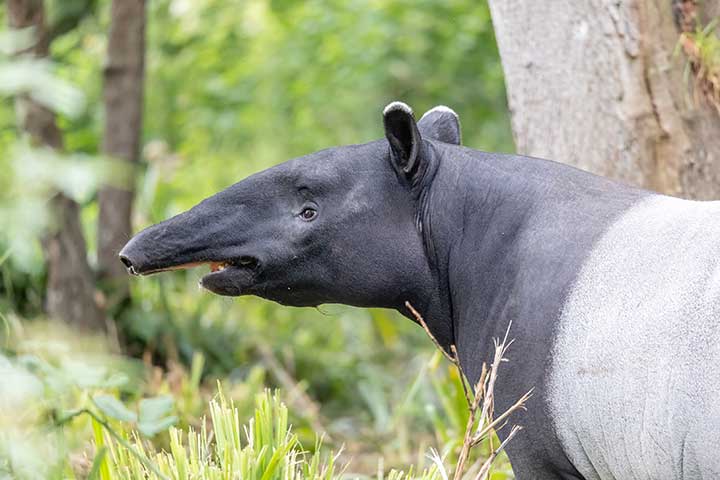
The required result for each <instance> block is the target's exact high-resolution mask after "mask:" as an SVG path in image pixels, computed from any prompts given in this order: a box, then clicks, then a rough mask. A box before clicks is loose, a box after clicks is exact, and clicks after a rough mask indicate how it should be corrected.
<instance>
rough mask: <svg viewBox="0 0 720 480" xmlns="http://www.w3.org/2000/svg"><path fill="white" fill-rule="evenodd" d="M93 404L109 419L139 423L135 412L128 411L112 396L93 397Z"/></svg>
mask: <svg viewBox="0 0 720 480" xmlns="http://www.w3.org/2000/svg"><path fill="white" fill-rule="evenodd" d="M93 402H94V403H95V405H96V406H97V407H98V408H99V409H100V411H101V412H102V413H104V414H105V415H107V416H108V417H111V418H114V419H116V420H121V421H123V422H135V421H137V415H136V414H135V412H133V411H131V410H128V409H127V407H126V406H125V405H124V404H123V403H122V402H121V401H120V400H118V399H117V398H115V397H113V396H112V395H98V396H96V397H93Z"/></svg>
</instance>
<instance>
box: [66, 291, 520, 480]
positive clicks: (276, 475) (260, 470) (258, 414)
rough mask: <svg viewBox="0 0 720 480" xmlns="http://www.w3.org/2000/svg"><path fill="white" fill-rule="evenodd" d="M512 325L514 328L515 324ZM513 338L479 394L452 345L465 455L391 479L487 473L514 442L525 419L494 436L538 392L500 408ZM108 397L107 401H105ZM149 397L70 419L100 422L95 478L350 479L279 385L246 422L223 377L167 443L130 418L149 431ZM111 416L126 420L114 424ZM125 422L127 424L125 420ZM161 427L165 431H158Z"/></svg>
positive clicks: (437, 458) (477, 478)
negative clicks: (304, 427)
mask: <svg viewBox="0 0 720 480" xmlns="http://www.w3.org/2000/svg"><path fill="white" fill-rule="evenodd" d="M408 307H409V308H410V309H411V311H413V313H414V314H415V315H416V318H417V319H418V321H419V322H420V324H421V325H423V327H424V328H425V329H426V331H427V333H428V335H429V336H430V338H431V339H432V340H433V342H435V343H436V344H437V342H436V341H435V339H434V337H433V336H432V334H430V331H429V330H428V329H427V326H426V325H425V322H424V320H423V319H422V317H421V316H420V315H419V314H417V312H415V310H414V309H413V308H412V306H411V305H408ZM508 331H509V328H508ZM511 344H512V341H511V340H510V341H509V340H508V334H507V333H506V335H505V338H503V339H502V340H500V339H496V340H495V354H494V357H493V360H492V363H491V364H490V365H489V366H487V365H483V368H482V374H481V376H480V379H479V381H478V382H477V383H476V384H475V386H474V389H473V390H472V391H473V392H474V393H473V394H471V390H470V388H469V386H468V385H467V380H466V379H465V378H464V375H463V372H462V367H461V366H460V363H459V361H458V356H457V350H456V349H455V347H454V346H452V347H451V349H450V350H451V351H450V353H447V352H446V354H447V357H448V358H449V359H450V361H451V362H452V363H453V365H455V366H456V367H457V369H458V373H459V374H460V376H461V382H462V386H463V394H464V397H465V401H466V402H467V408H468V413H469V415H468V417H467V422H466V425H465V431H464V434H463V437H462V442H461V444H460V448H459V454H458V455H457V457H456V458H455V460H454V461H453V462H448V458H447V457H449V455H448V454H447V453H446V455H441V454H440V453H439V452H438V451H437V450H436V449H432V448H431V449H430V453H429V454H428V457H427V458H428V459H429V460H430V465H429V466H426V467H423V466H421V467H415V466H410V467H409V468H407V469H406V470H400V469H391V470H390V471H389V472H388V473H387V478H388V479H389V480H414V479H420V480H449V479H450V478H451V477H452V479H453V480H486V479H488V478H489V475H490V471H491V467H492V465H493V463H494V462H495V460H496V459H497V458H498V455H500V453H501V452H502V451H503V449H504V448H505V446H506V445H507V443H508V442H510V441H511V440H512V438H513V437H514V436H515V435H516V434H517V433H518V432H519V431H520V430H521V427H520V426H517V425H514V426H512V427H511V429H510V431H509V433H508V435H507V436H506V438H505V440H504V441H503V442H502V443H499V444H497V446H496V447H495V446H493V443H492V441H491V440H490V439H491V438H492V436H493V435H494V433H495V430H496V429H502V428H504V427H505V425H506V424H507V423H508V421H509V418H510V416H511V415H512V413H513V412H515V411H517V410H518V409H521V408H524V404H525V402H526V401H527V400H528V398H530V396H531V395H532V392H528V393H527V394H525V395H523V396H522V397H521V398H520V399H518V401H517V402H516V403H515V404H514V405H513V406H512V407H511V408H510V409H508V410H507V411H505V412H502V413H500V414H498V415H495V412H494V390H495V382H496V381H497V378H498V372H499V368H500V365H501V364H502V363H503V362H504V361H505V353H506V352H507V349H508V348H509V347H510V345H511ZM158 398H159V399H158V400H150V401H148V400H144V401H143V402H145V405H147V404H148V402H149V403H151V404H152V405H153V406H154V407H153V409H152V415H151V416H150V414H149V413H148V414H147V415H146V417H149V420H147V421H150V422H151V423H152V422H155V423H157V422H158V421H159V420H161V419H163V418H174V417H168V413H169V409H168V408H160V407H155V405H163V402H162V400H161V399H160V398H161V397H158ZM100 400H102V401H100ZM143 402H141V403H140V407H139V414H135V413H134V412H132V411H130V410H128V409H126V408H125V407H124V406H123V405H122V403H120V402H118V401H117V400H113V399H112V398H108V397H107V396H106V395H103V396H99V397H95V398H94V399H93V405H94V407H95V408H94V409H90V408H85V409H80V410H78V411H75V412H73V413H72V414H71V415H70V416H68V417H66V418H65V419H63V420H62V423H67V422H69V421H70V420H72V419H73V418H76V417H78V416H80V415H84V414H87V415H89V416H90V417H91V418H92V423H93V428H94V439H95V447H94V458H93V462H92V465H90V467H89V470H88V472H87V478H89V479H100V480H120V479H122V480H131V479H147V480H167V479H173V480H175V479H177V480H185V479H203V480H205V479H207V480H215V479H231V478H242V479H245V480H296V479H298V480H299V479H307V480H334V479H340V478H344V475H345V472H346V468H347V464H341V462H340V458H341V453H342V448H341V449H340V450H339V451H337V452H329V453H327V452H325V451H324V449H323V448H321V447H322V436H318V435H317V434H316V437H315V441H314V445H313V449H312V451H309V450H306V449H305V448H303V446H302V444H301V442H300V440H299V439H298V436H297V435H296V434H295V433H293V430H292V427H291V425H290V423H289V413H288V408H287V406H286V405H285V404H284V403H283V402H282V400H281V399H280V397H279V396H278V394H277V392H275V393H271V392H270V390H265V391H264V392H263V393H261V394H259V395H257V396H256V398H255V408H254V415H253V417H252V418H251V419H250V420H249V421H248V422H247V423H245V424H244V425H243V424H242V416H241V414H240V412H239V410H238V408H237V407H236V406H235V405H234V403H233V401H232V400H228V399H227V398H226V396H225V395H224V394H223V393H222V388H221V385H220V384H218V393H217V395H216V396H215V398H213V399H212V400H211V401H210V403H209V409H208V412H209V413H208V416H207V417H206V418H205V419H203V421H202V422H201V424H200V427H199V428H194V427H188V428H187V429H181V428H175V427H170V429H169V432H168V434H169V446H168V448H167V449H160V448H158V447H157V446H155V445H154V444H153V443H152V442H151V441H150V440H149V439H148V438H149V437H151V436H152V435H145V436H143V435H140V434H138V433H136V432H135V431H134V430H133V429H131V428H127V426H128V425H137V426H139V429H140V431H142V421H143V420H142V419H143V405H144V404H143ZM111 419H115V420H118V421H121V422H122V423H120V424H118V423H116V424H114V425H113V424H111ZM118 425H119V426H118ZM154 433H157V432H154ZM488 443H489V445H490V448H489V450H487V452H486V453H485V454H481V455H476V458H475V460H474V461H471V453H472V451H473V449H476V448H478V447H480V446H487V445H488ZM377 478H378V480H384V479H385V473H384V472H383V469H382V468H379V469H378V474H377Z"/></svg>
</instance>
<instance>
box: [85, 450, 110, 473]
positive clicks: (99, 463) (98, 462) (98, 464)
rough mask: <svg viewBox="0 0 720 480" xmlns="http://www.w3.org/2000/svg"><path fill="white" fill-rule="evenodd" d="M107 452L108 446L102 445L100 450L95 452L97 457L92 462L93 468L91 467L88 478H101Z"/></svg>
mask: <svg viewBox="0 0 720 480" xmlns="http://www.w3.org/2000/svg"><path fill="white" fill-rule="evenodd" d="M105 454H107V448H106V447H100V449H99V450H98V452H97V453H96V454H95V459H94V460H93V463H92V468H91V469H90V473H89V474H88V477H87V480H100V479H101V478H102V477H101V474H100V472H101V471H102V470H101V469H102V467H103V462H104V460H105Z"/></svg>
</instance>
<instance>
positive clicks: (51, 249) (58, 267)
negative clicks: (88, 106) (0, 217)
mask: <svg viewBox="0 0 720 480" xmlns="http://www.w3.org/2000/svg"><path fill="white" fill-rule="evenodd" d="M7 5H8V6H7V11H8V20H9V24H10V27H11V28H15V29H21V28H28V27H32V28H34V29H35V35H36V38H37V41H36V43H35V45H33V46H32V47H31V48H30V49H28V50H27V51H25V52H21V53H24V54H31V55H34V56H35V57H37V58H43V57H47V56H48V49H49V40H48V34H47V29H46V25H45V21H44V10H43V3H42V1H41V0H8V3H7ZM17 102H18V109H17V110H18V112H20V113H19V119H18V120H19V123H20V124H21V126H22V128H23V129H24V130H25V131H26V132H27V133H28V134H29V135H30V137H31V139H32V141H33V143H35V144H36V145H43V146H45V147H49V148H52V149H54V150H57V151H61V150H62V148H63V145H62V135H61V132H60V130H59V129H58V127H57V124H56V123H55V115H54V114H53V112H51V111H50V110H48V109H46V108H45V107H43V106H41V105H39V104H37V103H35V102H34V101H32V100H31V99H30V98H27V97H21V98H18V100H17ZM50 209H51V211H52V218H53V225H51V227H50V229H49V231H48V233H47V234H46V235H45V236H44V238H43V239H42V246H43V252H44V255H45V260H46V262H47V271H48V280H47V299H46V310H47V314H48V315H49V316H50V317H51V318H55V319H59V320H62V321H64V322H66V323H68V324H71V325H75V326H78V327H81V328H85V329H94V330H98V329H104V328H105V326H106V324H105V316H104V314H103V312H102V309H101V308H100V307H99V306H98V305H97V303H96V301H95V288H94V282H93V275H92V271H91V269H90V266H89V265H88V261H87V253H86V247H85V238H84V237H83V232H82V226H81V223H80V213H79V207H78V205H77V203H75V201H74V200H72V199H70V198H68V197H66V196H65V195H63V194H62V193H57V194H55V195H54V197H53V198H52V200H51V201H50Z"/></svg>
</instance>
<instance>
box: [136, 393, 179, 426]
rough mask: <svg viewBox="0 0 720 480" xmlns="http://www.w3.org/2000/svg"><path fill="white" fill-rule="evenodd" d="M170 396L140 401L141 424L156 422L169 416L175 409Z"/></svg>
mask: <svg viewBox="0 0 720 480" xmlns="http://www.w3.org/2000/svg"><path fill="white" fill-rule="evenodd" d="M173 402H174V399H173V397H171V396H170V395H160V396H158V397H153V398H144V399H142V400H141V401H140V423H147V422H154V421H157V420H160V419H161V418H163V417H165V416H167V415H168V414H169V413H170V411H171V410H172V408H173Z"/></svg>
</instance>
